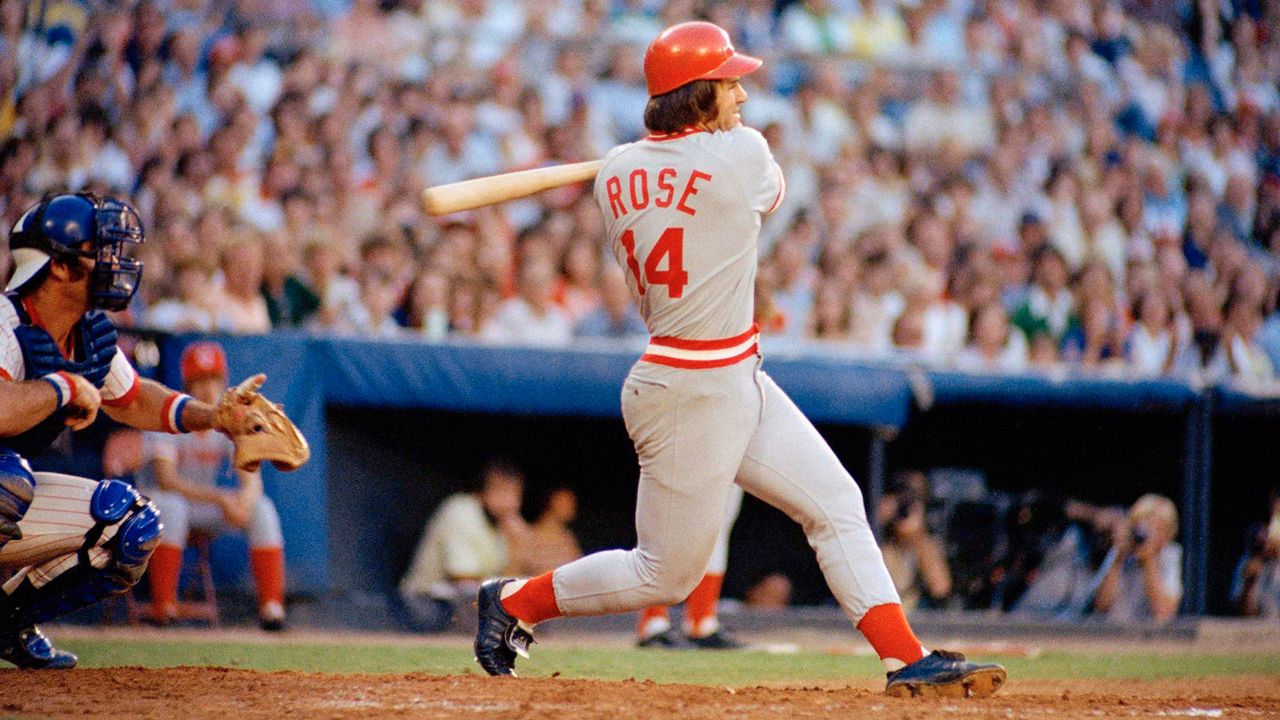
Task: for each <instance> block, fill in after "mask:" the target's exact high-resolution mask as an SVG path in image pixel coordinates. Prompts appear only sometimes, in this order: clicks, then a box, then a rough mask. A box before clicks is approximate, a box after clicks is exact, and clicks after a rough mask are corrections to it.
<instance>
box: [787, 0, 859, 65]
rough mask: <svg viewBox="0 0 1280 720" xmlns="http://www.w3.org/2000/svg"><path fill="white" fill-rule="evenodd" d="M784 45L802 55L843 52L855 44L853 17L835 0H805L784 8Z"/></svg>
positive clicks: (840, 53) (841, 53)
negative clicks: (851, 22)
mask: <svg viewBox="0 0 1280 720" xmlns="http://www.w3.org/2000/svg"><path fill="white" fill-rule="evenodd" d="M780 34H781V37H782V43H783V45H784V46H785V47H786V48H787V49H789V50H791V51H792V52H796V53H800V54H802V55H837V54H839V55H843V54H845V53H847V52H849V51H850V50H851V49H852V48H853V33H852V29H851V27H850V25H849V18H848V16H847V15H846V14H845V13H842V12H840V10H839V9H838V8H836V6H835V3H834V2H832V0H802V2H797V3H793V4H792V5H790V6H789V7H788V8H787V9H786V10H784V11H783V12H782V19H781V33H780Z"/></svg>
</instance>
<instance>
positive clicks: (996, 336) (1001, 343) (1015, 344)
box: [955, 302, 1027, 372]
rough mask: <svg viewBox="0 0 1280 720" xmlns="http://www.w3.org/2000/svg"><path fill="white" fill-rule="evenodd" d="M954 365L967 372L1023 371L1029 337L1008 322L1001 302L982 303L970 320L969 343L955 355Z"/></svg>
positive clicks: (1025, 363) (1025, 365) (1025, 364)
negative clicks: (1027, 338)
mask: <svg viewBox="0 0 1280 720" xmlns="http://www.w3.org/2000/svg"><path fill="white" fill-rule="evenodd" d="M955 366H956V368H957V369H959V370H965V371H968V372H1021V371H1023V370H1025V369H1026V367H1027V341H1026V337H1025V336H1024V335H1023V334H1022V331H1021V330H1019V329H1018V328H1016V327H1013V326H1012V325H1010V324H1009V316H1008V314H1007V313H1005V311H1004V308H1003V307H1001V305H1000V303H998V302H992V303H987V304H986V305H983V306H982V307H980V308H978V309H977V310H975V311H974V313H973V320H972V321H971V322H970V323H969V346H968V347H966V348H965V349H964V350H961V351H960V353H959V354H958V355H956V360H955Z"/></svg>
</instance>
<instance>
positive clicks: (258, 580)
mask: <svg viewBox="0 0 1280 720" xmlns="http://www.w3.org/2000/svg"><path fill="white" fill-rule="evenodd" d="M249 564H250V565H251V566H253V582H254V585H256V586H257V588H258V607H262V606H263V605H266V604H267V603H269V602H277V603H280V604H281V605H284V548H278V547H273V548H252V549H250V550H249Z"/></svg>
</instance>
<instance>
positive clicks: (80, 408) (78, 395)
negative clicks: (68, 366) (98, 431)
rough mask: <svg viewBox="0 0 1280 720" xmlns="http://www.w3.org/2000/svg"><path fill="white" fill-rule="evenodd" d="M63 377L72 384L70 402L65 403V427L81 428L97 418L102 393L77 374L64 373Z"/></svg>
mask: <svg viewBox="0 0 1280 720" xmlns="http://www.w3.org/2000/svg"><path fill="white" fill-rule="evenodd" d="M64 377H66V378H67V381H68V382H69V383H71V384H72V385H73V386H74V388H73V392H72V393H71V395H72V398H71V402H69V403H67V420H66V423H67V427H69V428H71V429H72V430H83V429H85V428H87V427H89V426H90V425H92V424H93V421H94V420H97V419H98V408H100V407H102V394H101V393H99V392H98V388H96V387H94V386H93V384H92V383H90V382H89V381H88V380H85V379H84V378H83V377H80V376H79V375H72V374H71V373H66V374H65V375H64Z"/></svg>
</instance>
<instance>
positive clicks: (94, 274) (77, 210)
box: [5, 192, 145, 310]
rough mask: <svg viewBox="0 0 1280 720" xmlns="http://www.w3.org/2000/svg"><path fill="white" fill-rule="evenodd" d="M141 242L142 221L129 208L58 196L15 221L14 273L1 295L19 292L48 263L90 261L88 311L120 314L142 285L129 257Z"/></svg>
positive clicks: (84, 196)
mask: <svg viewBox="0 0 1280 720" xmlns="http://www.w3.org/2000/svg"><path fill="white" fill-rule="evenodd" d="M144 239H145V237H144V234H143V230H142V221H141V220H140V219H139V218H138V213H137V211H135V210H134V209H133V206H131V205H130V204H129V203H127V202H124V201H123V200H117V199H115V198H109V197H104V198H99V197H97V196H95V195H93V194H92V193H87V192H80V193H63V194H59V195H52V196H49V197H46V198H45V199H44V200H41V201H40V203H39V204H37V205H36V206H35V207H33V208H31V209H30V210H27V211H26V212H25V213H23V214H22V217H20V218H18V222H17V223H15V224H14V226H13V229H12V230H11V231H10V233H9V250H10V252H11V254H12V256H13V261H14V265H15V268H14V271H13V276H12V277H11V278H10V279H9V284H8V286H6V287H5V290H6V291H10V290H18V289H21V288H22V287H23V286H24V285H26V284H27V282H28V281H30V280H32V279H33V278H35V277H36V276H37V275H38V274H39V273H40V270H42V269H43V268H44V267H45V266H46V265H48V264H49V261H50V260H57V261H59V262H63V263H73V262H74V261H75V260H77V259H79V258H89V259H91V260H93V261H94V264H93V270H92V271H91V275H90V278H89V299H90V302H91V303H92V305H93V307H95V308H101V309H103V310H123V309H125V308H126V307H128V305H129V301H130V300H131V299H132V298H133V294H134V293H135V292H137V290H138V283H139V281H141V279H142V261H141V260H138V259H135V258H134V257H133V251H134V249H135V248H136V246H137V245H138V244H139V243H141V242H143V240H144Z"/></svg>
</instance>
